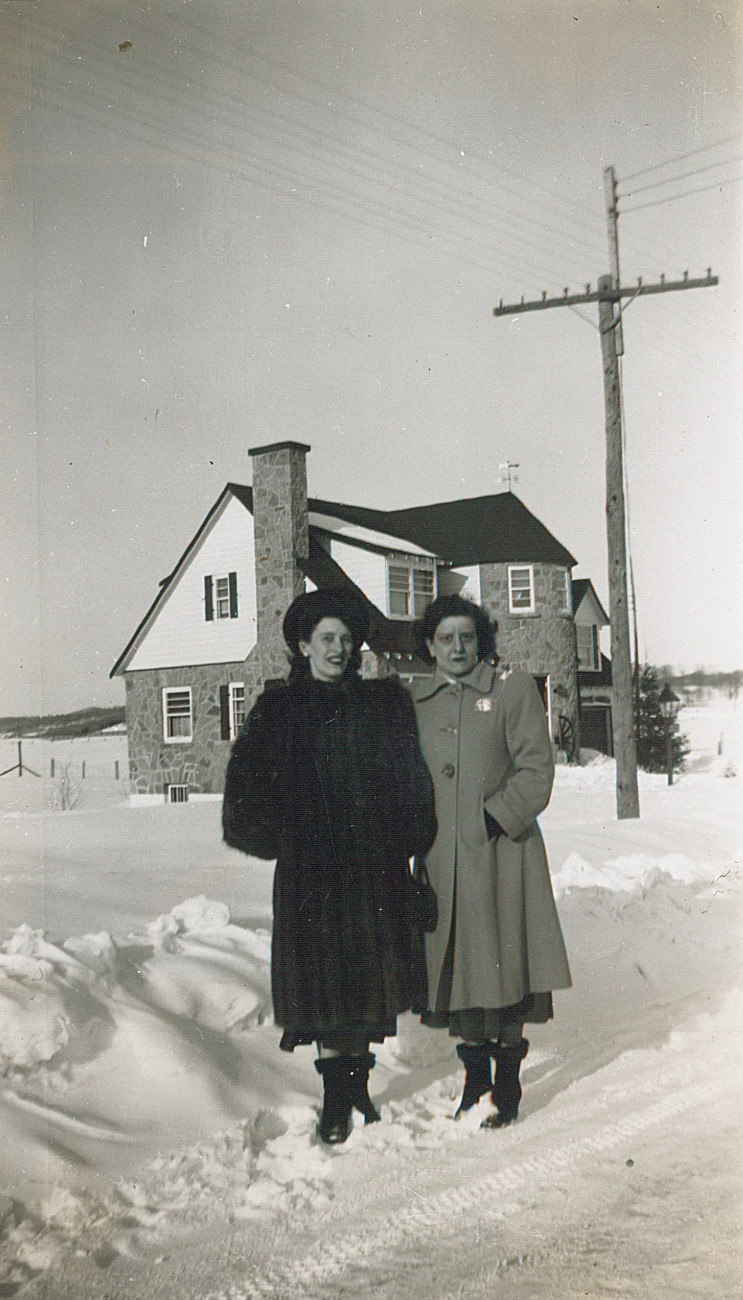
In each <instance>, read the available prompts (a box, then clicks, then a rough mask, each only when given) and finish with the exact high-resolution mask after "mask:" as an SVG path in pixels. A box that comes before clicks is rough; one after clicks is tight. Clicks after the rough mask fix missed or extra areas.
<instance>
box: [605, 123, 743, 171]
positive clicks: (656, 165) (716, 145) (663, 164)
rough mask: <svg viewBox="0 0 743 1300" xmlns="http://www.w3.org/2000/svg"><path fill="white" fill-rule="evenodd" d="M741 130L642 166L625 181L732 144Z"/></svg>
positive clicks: (738, 136)
mask: <svg viewBox="0 0 743 1300" xmlns="http://www.w3.org/2000/svg"><path fill="white" fill-rule="evenodd" d="M740 138H741V132H740V131H736V133H735V135H727V136H725V139H724V140H716V141H715V142H714V144H703V145H700V146H699V148H698V149H689V150H688V152H687V153H679V154H676V156H675V158H666V160H665V162H659V163H653V164H652V165H651V166H650V167H642V168H641V169H640V171H638V172H630V173H629V175H628V176H625V177H624V179H625V181H633V180H635V178H636V177H637V176H647V174H648V172H655V171H660V169H661V168H662V167H670V166H671V165H672V164H673V163H678V162H685V161H686V159H687V158H694V157H695V156H696V155H697V154H700V153H708V152H709V150H710V149H720V148H721V147H722V146H723V145H724V144H732V142H733V140H740Z"/></svg>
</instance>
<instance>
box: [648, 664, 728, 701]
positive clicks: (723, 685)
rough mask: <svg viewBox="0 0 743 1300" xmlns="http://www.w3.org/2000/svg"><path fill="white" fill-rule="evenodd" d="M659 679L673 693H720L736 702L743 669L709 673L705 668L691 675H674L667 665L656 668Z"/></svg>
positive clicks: (698, 669)
mask: <svg viewBox="0 0 743 1300" xmlns="http://www.w3.org/2000/svg"><path fill="white" fill-rule="evenodd" d="M657 673H658V676H659V678H661V679H662V680H663V681H667V682H669V683H670V685H671V686H672V687H673V689H674V690H675V691H678V690H681V691H686V692H688V693H689V694H692V693H694V692H701V691H722V692H723V693H724V694H725V695H727V696H728V697H729V698H730V699H731V700H736V699H737V698H738V695H739V693H740V691H741V688H742V687H743V669H740V668H737V669H736V670H735V671H734V672H731V673H716V672H710V671H708V670H707V669H706V668H697V669H695V671H694V672H693V673H675V672H674V671H673V669H672V668H669V667H668V666H667V665H666V666H664V667H662V668H658V669H657Z"/></svg>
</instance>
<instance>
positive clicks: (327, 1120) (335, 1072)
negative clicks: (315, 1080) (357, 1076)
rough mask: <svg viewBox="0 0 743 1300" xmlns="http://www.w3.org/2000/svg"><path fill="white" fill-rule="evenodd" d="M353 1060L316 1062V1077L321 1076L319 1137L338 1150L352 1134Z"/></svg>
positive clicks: (330, 1058)
mask: <svg viewBox="0 0 743 1300" xmlns="http://www.w3.org/2000/svg"><path fill="white" fill-rule="evenodd" d="M353 1061H354V1058H353V1057H351V1056H321V1057H320V1059H319V1060H318V1061H315V1069H316V1070H317V1073H318V1074H320V1075H322V1082H323V1107H322V1115H321V1117H320V1128H319V1133H320V1137H321V1139H322V1141H323V1142H327V1143H328V1145H329V1146H338V1145H339V1144H340V1143H341V1142H345V1141H346V1138H347V1137H348V1135H349V1133H350V1132H351V1111H352V1110H353V1095H352V1089H353V1087H354V1086H355V1085H354V1083H352V1080H351V1071H352V1069H353Z"/></svg>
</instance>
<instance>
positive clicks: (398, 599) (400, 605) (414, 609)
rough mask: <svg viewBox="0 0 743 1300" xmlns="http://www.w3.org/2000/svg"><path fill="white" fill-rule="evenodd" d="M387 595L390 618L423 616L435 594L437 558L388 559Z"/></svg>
mask: <svg viewBox="0 0 743 1300" xmlns="http://www.w3.org/2000/svg"><path fill="white" fill-rule="evenodd" d="M387 595H388V610H389V614H390V617H391V618H420V617H421V616H422V615H423V614H424V613H425V611H426V609H427V608H428V606H429V605H430V604H431V601H432V600H433V599H434V597H435V595H436V565H435V563H434V561H430V562H427V561H425V560H420V561H419V560H415V561H413V560H401V559H398V558H395V559H394V560H389V561H388V562H387Z"/></svg>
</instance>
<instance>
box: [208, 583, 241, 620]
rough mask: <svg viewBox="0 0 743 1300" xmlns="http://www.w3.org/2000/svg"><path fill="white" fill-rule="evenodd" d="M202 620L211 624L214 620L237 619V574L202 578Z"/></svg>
mask: <svg viewBox="0 0 743 1300" xmlns="http://www.w3.org/2000/svg"><path fill="white" fill-rule="evenodd" d="M204 618H205V619H206V621H207V623H211V622H212V621H213V620H214V619H215V618H217V619H220V618H237V574H236V573H227V574H225V575H224V576H222V577H218V578H215V577H213V576H212V575H211V574H207V575H206V577H205V578H204Z"/></svg>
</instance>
